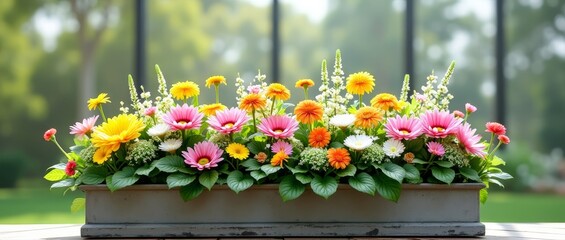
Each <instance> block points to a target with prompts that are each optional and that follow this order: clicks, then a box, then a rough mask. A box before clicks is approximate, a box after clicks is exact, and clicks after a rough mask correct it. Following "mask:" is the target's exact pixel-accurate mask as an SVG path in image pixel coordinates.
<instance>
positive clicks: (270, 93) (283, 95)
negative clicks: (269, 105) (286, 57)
mask: <svg viewBox="0 0 565 240" xmlns="http://www.w3.org/2000/svg"><path fill="white" fill-rule="evenodd" d="M265 95H266V96H267V97H268V98H274V99H278V100H283V101H284V100H287V99H289V98H290V91H289V90H288V88H286V87H285V86H284V85H282V84H280V83H272V84H271V85H269V87H267V93H265Z"/></svg>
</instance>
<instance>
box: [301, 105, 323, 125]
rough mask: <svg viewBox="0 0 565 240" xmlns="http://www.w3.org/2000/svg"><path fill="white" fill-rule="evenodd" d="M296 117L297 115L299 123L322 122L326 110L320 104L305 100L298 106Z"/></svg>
mask: <svg viewBox="0 0 565 240" xmlns="http://www.w3.org/2000/svg"><path fill="white" fill-rule="evenodd" d="M294 115H296V120H298V121H299V122H301V123H304V124H310V123H314V122H316V121H320V120H322V118H323V117H324V109H323V107H322V104H320V103H318V102H315V101H312V100H304V101H302V102H299V103H298V105H296V107H295V108H294Z"/></svg>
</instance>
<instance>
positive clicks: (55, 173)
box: [43, 168, 67, 182]
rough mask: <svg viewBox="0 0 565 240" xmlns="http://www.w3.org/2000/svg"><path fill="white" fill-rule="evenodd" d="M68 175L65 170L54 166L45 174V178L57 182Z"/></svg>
mask: <svg viewBox="0 0 565 240" xmlns="http://www.w3.org/2000/svg"><path fill="white" fill-rule="evenodd" d="M66 175H67V174H66V173H65V170H61V169H58V168H54V169H51V171H49V172H48V173H47V174H45V176H43V178H45V180H47V181H51V182H56V181H60V180H62V179H63V178H65V176H66Z"/></svg>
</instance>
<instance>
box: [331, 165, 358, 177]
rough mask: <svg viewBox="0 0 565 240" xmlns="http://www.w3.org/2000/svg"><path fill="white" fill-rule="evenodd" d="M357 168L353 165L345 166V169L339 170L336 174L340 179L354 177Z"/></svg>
mask: <svg viewBox="0 0 565 240" xmlns="http://www.w3.org/2000/svg"><path fill="white" fill-rule="evenodd" d="M356 172H357V168H356V167H355V166H354V165H353V164H349V165H347V167H346V168H345V169H340V170H337V171H336V174H337V175H338V176H340V177H352V176H355V173H356Z"/></svg>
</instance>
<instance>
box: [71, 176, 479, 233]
mask: <svg viewBox="0 0 565 240" xmlns="http://www.w3.org/2000/svg"><path fill="white" fill-rule="evenodd" d="M483 187H484V185H483V184H451V185H436V184H419V185H411V184H404V185H403V186H402V193H401V196H400V200H399V201H398V203H394V202H390V201H388V200H385V199H383V198H381V197H380V196H370V195H367V194H364V193H360V192H357V191H356V190H354V189H352V188H351V187H349V186H348V185H340V186H339V189H338V191H337V193H335V194H334V195H332V196H331V197H330V198H329V199H327V200H326V199H323V198H321V197H319V196H317V195H315V194H314V193H312V191H311V190H309V189H307V190H306V191H305V192H304V194H303V195H302V196H300V197H299V198H298V199H296V200H292V201H289V202H283V201H282V200H281V198H280V196H279V193H278V185H261V186H254V187H252V188H250V189H248V190H246V191H243V192H240V193H239V194H236V193H234V192H232V191H231V190H230V189H229V188H228V187H227V186H215V187H214V188H213V189H212V191H206V190H205V192H203V193H202V194H201V195H200V196H199V197H198V198H197V199H195V200H192V201H188V202H184V201H183V200H182V199H181V197H180V195H179V193H178V189H172V190H169V189H168V188H167V186H166V185H134V186H131V187H127V188H124V189H120V190H118V191H116V192H113V193H112V192H110V191H109V190H108V189H107V188H106V186H105V185H94V186H81V189H82V190H83V191H84V192H85V193H86V223H85V224H84V226H82V228H81V236H82V237H98V238H123V237H185V238H186V237H198V238H202V237H369V236H483V235H484V234H485V226H484V225H483V224H482V223H481V222H480V218H479V190H480V189H481V188H483Z"/></svg>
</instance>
